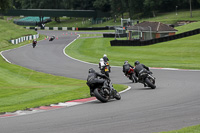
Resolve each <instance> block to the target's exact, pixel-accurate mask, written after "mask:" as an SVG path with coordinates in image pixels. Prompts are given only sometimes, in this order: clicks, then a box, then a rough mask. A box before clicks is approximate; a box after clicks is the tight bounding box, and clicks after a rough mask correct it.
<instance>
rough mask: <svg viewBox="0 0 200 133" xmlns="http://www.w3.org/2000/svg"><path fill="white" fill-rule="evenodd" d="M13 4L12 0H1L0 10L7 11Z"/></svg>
mask: <svg viewBox="0 0 200 133" xmlns="http://www.w3.org/2000/svg"><path fill="white" fill-rule="evenodd" d="M10 6H11V0H0V10H2V11H5V10H7V9H9V8H10Z"/></svg>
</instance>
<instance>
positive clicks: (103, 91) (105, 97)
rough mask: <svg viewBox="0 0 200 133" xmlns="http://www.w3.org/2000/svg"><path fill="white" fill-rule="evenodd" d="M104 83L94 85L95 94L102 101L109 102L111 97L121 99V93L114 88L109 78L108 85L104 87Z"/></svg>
mask: <svg viewBox="0 0 200 133" xmlns="http://www.w3.org/2000/svg"><path fill="white" fill-rule="evenodd" d="M102 86H103V85H97V86H95V87H94V91H93V92H94V96H95V97H96V98H97V99H98V100H99V101H101V102H102V103H106V102H108V101H109V100H110V99H114V98H115V99H116V100H120V99H121V96H120V94H119V93H118V92H117V91H116V90H115V89H114V88H113V85H112V83H111V81H110V80H107V85H106V86H107V87H106V88H102Z"/></svg>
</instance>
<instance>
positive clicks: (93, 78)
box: [86, 68, 110, 96]
mask: <svg viewBox="0 0 200 133" xmlns="http://www.w3.org/2000/svg"><path fill="white" fill-rule="evenodd" d="M88 73H89V74H88V77H87V83H86V84H87V85H88V86H89V87H90V95H91V96H94V92H93V89H94V88H93V87H94V84H103V87H102V88H106V87H107V86H108V81H107V80H106V79H108V80H110V79H109V77H107V76H106V75H104V74H100V73H97V72H95V70H94V69H93V68H90V69H89V71H88ZM98 77H100V78H102V79H99V78H98Z"/></svg>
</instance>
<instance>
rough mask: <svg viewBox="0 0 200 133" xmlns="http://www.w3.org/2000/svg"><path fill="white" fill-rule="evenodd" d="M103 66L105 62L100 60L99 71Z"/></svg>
mask: <svg viewBox="0 0 200 133" xmlns="http://www.w3.org/2000/svg"><path fill="white" fill-rule="evenodd" d="M104 66H105V62H104V60H103V58H101V59H100V62H99V69H100V70H102V69H103V68H104Z"/></svg>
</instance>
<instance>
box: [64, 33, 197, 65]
mask: <svg viewBox="0 0 200 133" xmlns="http://www.w3.org/2000/svg"><path fill="white" fill-rule="evenodd" d="M199 37H200V35H195V36H192V37H187V38H183V39H178V40H175V41H169V42H164V43H159V44H155V45H150V46H143V47H140V46H138V47H131V46H130V47H128V46H127V47H111V46H110V40H113V39H111V38H96V39H93V38H84V39H77V40H76V41H75V42H74V43H73V44H72V45H70V46H69V47H67V49H66V53H67V54H69V55H70V56H72V57H74V58H77V59H80V60H84V61H87V62H92V63H96V64H97V63H98V62H99V59H100V58H101V57H102V56H103V54H104V53H105V54H107V56H108V58H109V59H110V64H111V65H115V66H122V65H123V62H124V61H125V60H128V61H129V62H130V63H131V64H133V63H134V61H135V60H139V61H140V62H142V63H144V64H146V65H147V66H150V67H170V68H182V69H200V62H199V60H200V40H199Z"/></svg>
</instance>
